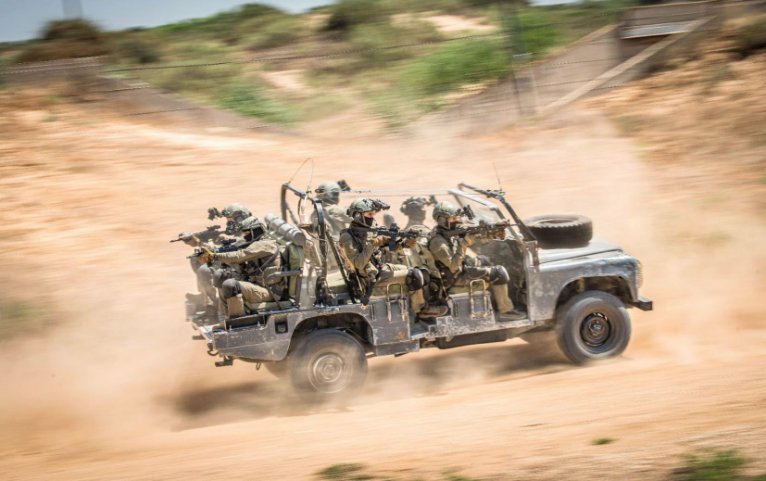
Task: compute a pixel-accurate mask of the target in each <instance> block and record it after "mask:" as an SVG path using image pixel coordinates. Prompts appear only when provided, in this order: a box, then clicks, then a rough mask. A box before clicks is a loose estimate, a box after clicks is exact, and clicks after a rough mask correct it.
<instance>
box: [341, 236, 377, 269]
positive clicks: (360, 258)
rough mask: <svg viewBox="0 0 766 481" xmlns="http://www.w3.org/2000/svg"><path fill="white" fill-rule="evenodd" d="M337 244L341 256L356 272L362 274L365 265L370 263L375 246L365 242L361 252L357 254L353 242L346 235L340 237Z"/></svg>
mask: <svg viewBox="0 0 766 481" xmlns="http://www.w3.org/2000/svg"><path fill="white" fill-rule="evenodd" d="M338 244H339V245H340V249H341V251H342V252H343V256H344V257H345V258H346V259H348V260H349V261H350V262H351V264H353V266H354V269H356V270H357V271H358V272H364V271H365V267H366V266H367V263H368V262H370V259H371V258H372V254H373V253H374V252H375V246H374V245H373V244H372V243H371V242H367V243H365V245H364V249H362V252H357V250H356V248H355V247H354V242H353V241H352V240H351V236H350V235H348V234H344V235H341V236H340V240H339V242H338Z"/></svg>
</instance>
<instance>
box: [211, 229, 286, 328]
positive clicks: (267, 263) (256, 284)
mask: <svg viewBox="0 0 766 481" xmlns="http://www.w3.org/2000/svg"><path fill="white" fill-rule="evenodd" d="M240 231H241V232H242V234H243V236H244V242H245V244H244V245H243V246H242V248H241V249H239V250H235V251H231V252H218V253H216V252H213V251H211V250H209V249H207V248H205V247H203V250H204V253H203V254H202V256H201V257H202V261H203V262H211V261H213V262H221V263H223V264H229V265H238V266H239V267H240V273H239V277H240V278H239V279H235V278H230V279H226V280H223V282H222V283H221V297H222V298H223V300H224V302H225V303H226V310H227V312H228V316H229V318H233V317H239V316H244V315H245V313H246V312H245V304H246V303H247V304H258V303H260V302H276V301H279V300H281V298H282V292H283V289H284V282H283V278H281V277H273V274H275V273H277V272H279V271H281V268H282V260H281V256H280V252H279V247H278V245H277V243H276V241H274V240H271V239H268V238H265V237H264V234H265V232H266V227H265V226H264V225H263V223H261V221H259V220H258V219H257V218H255V217H249V218H248V219H245V220H244V221H243V222H242V224H241V226H240Z"/></svg>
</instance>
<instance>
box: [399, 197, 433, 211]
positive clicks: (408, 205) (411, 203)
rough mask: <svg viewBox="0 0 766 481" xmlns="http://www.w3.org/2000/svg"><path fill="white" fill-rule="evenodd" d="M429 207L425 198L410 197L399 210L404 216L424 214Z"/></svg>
mask: <svg viewBox="0 0 766 481" xmlns="http://www.w3.org/2000/svg"><path fill="white" fill-rule="evenodd" d="M427 205H428V199H426V198H425V197H410V198H409V199H407V200H405V201H404V202H402V206H401V207H400V208H399V210H400V211H401V212H402V213H403V214H408V215H409V214H410V213H413V212H422V211H423V210H425V208H426V206H427Z"/></svg>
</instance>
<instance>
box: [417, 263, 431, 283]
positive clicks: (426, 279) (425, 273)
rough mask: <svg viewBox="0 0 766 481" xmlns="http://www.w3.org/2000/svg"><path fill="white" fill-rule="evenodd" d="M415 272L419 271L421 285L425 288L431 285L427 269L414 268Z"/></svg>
mask: <svg viewBox="0 0 766 481" xmlns="http://www.w3.org/2000/svg"><path fill="white" fill-rule="evenodd" d="M416 269H417V270H419V271H420V274H421V275H422V276H423V285H424V286H427V285H428V284H430V283H431V273H430V272H428V269H424V268H422V267H416Z"/></svg>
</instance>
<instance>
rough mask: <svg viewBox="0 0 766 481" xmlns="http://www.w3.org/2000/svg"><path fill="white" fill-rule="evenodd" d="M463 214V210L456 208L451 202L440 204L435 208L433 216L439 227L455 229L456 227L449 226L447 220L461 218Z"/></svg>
mask: <svg viewBox="0 0 766 481" xmlns="http://www.w3.org/2000/svg"><path fill="white" fill-rule="evenodd" d="M461 213H462V211H461V209H459V208H457V207H455V206H454V205H453V204H451V203H450V202H439V203H438V204H436V205H435V206H434V211H433V213H432V214H431V215H432V217H433V218H434V220H435V221H436V223H437V224H438V225H440V226H442V227H450V228H453V227H454V226H448V224H447V218H448V217H453V216H459V215H460V214H461Z"/></svg>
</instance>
